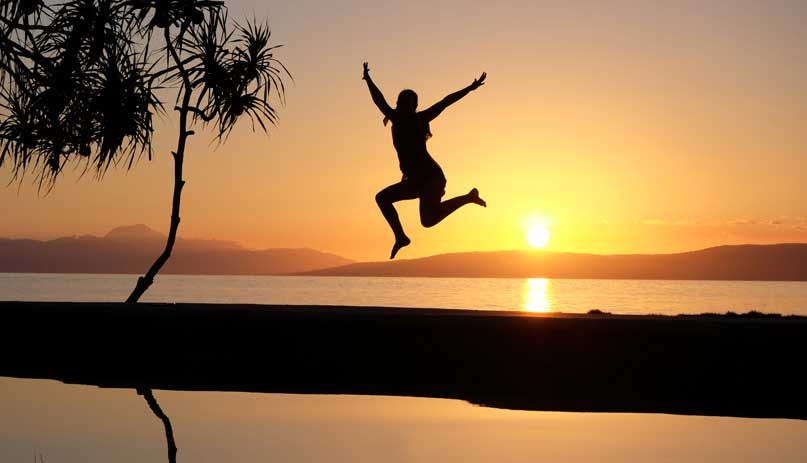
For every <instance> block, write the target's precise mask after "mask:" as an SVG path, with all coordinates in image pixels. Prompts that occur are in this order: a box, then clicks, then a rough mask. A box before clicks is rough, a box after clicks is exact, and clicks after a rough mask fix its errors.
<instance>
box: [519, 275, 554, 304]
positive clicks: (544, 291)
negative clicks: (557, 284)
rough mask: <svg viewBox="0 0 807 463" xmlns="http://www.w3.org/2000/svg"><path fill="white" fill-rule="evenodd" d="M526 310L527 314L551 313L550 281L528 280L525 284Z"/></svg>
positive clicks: (541, 279) (543, 279) (540, 279)
mask: <svg viewBox="0 0 807 463" xmlns="http://www.w3.org/2000/svg"><path fill="white" fill-rule="evenodd" d="M523 307H524V310H526V311H527V312H550V311H551V310H552V301H551V300H550V298H549V279H547V278H528V279H527V280H526V281H525V282H524V304H523Z"/></svg>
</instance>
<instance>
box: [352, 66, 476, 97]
mask: <svg viewBox="0 0 807 463" xmlns="http://www.w3.org/2000/svg"><path fill="white" fill-rule="evenodd" d="M365 64H367V63H365ZM487 77H488V73H487V72H483V73H482V75H481V76H479V78H478V79H474V81H473V82H472V83H471V90H476V89H478V88H479V87H481V86H483V85H485V79H487Z"/></svg>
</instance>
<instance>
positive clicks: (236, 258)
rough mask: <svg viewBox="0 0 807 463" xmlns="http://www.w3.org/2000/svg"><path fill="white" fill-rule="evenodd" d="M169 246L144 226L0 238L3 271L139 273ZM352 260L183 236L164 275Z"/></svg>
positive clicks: (303, 267) (277, 269)
mask: <svg viewBox="0 0 807 463" xmlns="http://www.w3.org/2000/svg"><path fill="white" fill-rule="evenodd" d="M164 246H165V235H163V234H161V233H158V232H156V231H154V230H152V229H151V228H149V227H147V226H145V225H131V226H125V227H118V228H115V229H114V230H112V231H110V232H109V233H107V234H106V235H105V236H103V237H97V236H91V235H84V236H72V237H63V238H57V239H54V240H49V241H38V240H30V239H2V238H0V272H18V273H132V274H138V273H142V272H143V271H144V270H145V269H146V268H148V266H149V265H150V264H151V262H152V261H153V260H154V256H156V255H157V254H159V253H160V252H161V251H162V249H163V247H164ZM351 262H352V261H351V260H349V259H346V258H344V257H341V256H337V255H334V254H327V253H323V252H320V251H316V250H313V249H307V248H302V249H264V250H250V249H246V248H244V247H242V246H241V245H239V244H238V243H235V242H232V241H220V240H202V239H181V238H180V239H178V240H177V242H176V247H175V248H174V251H173V253H172V256H171V259H170V260H169V261H168V263H167V264H166V266H165V269H164V270H163V272H162V273H165V274H184V275H280V274H288V273H299V272H305V271H310V270H315V269H320V268H327V267H335V266H340V265H345V264H349V263H351Z"/></svg>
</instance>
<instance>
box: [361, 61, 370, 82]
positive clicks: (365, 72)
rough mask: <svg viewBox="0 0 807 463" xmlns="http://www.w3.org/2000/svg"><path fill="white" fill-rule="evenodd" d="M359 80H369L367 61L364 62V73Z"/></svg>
mask: <svg viewBox="0 0 807 463" xmlns="http://www.w3.org/2000/svg"><path fill="white" fill-rule="evenodd" d="M361 78H362V80H367V79H369V78H370V67H369V66H368V65H367V61H365V62H364V72H362V76H361Z"/></svg>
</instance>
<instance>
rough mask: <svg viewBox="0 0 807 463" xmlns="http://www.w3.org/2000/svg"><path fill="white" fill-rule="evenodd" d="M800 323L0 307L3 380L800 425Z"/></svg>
mask: <svg viewBox="0 0 807 463" xmlns="http://www.w3.org/2000/svg"><path fill="white" fill-rule="evenodd" d="M805 341H807V319H804V318H765V317H715V316H705V317H702V316H698V317H696V316H692V317H656V316H615V315H534V314H526V313H521V312H481V311H461V310H431V309H428V310H427V309H390V308H383V309H380V308H358V307H310V306H258V305H207V304H177V305H168V304H137V305H124V304H112V303H108V304H98V303H17V302H4V303H0V349H1V350H0V352H2V354H1V355H0V376H12V377H20V378H47V379H56V380H60V381H64V382H69V383H79V384H89V385H97V386H102V387H121V388H136V387H151V388H154V389H173V390H203V391H246V392H286V393H322V394H368V395H398V396H419V397H435V398H453V399H462V400H467V401H470V402H472V403H476V404H480V405H485V406H491V407H501V408H513V409H525V410H551V411H591V412H637V413H675V414H694V415H722V416H738V417H772V418H773V417H777V418H797V419H805V418H807V387H806V386H807V373H805V368H804V363H805V353H807V349H805Z"/></svg>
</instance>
